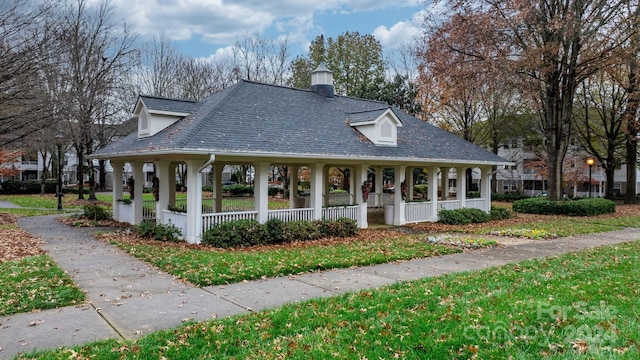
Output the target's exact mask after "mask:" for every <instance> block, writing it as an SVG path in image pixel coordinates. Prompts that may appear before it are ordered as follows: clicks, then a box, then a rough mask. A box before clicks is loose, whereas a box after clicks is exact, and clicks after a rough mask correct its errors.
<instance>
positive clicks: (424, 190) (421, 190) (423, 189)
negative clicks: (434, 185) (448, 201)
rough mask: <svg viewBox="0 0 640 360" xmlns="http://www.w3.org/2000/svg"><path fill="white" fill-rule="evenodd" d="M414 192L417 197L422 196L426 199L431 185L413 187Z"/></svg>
mask: <svg viewBox="0 0 640 360" xmlns="http://www.w3.org/2000/svg"><path fill="white" fill-rule="evenodd" d="M413 192H414V193H415V194H416V195H420V196H422V198H426V197H427V194H428V193H429V185H428V184H418V185H415V186H414V187H413Z"/></svg>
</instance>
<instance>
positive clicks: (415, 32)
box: [111, 0, 426, 58]
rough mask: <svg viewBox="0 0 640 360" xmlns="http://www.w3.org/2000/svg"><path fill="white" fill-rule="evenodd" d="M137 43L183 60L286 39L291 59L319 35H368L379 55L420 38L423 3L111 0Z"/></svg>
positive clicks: (412, 0) (374, 0) (418, 0)
mask: <svg viewBox="0 0 640 360" xmlns="http://www.w3.org/2000/svg"><path fill="white" fill-rule="evenodd" d="M111 3H112V5H113V6H114V7H115V11H116V15H117V17H118V18H121V19H124V20H125V21H126V22H127V23H128V24H130V25H133V27H134V28H135V31H136V32H137V33H139V34H140V36H141V38H143V39H145V38H150V37H152V36H154V35H156V36H157V35H160V34H164V35H165V36H166V37H168V38H169V39H170V40H172V41H173V43H174V45H175V47H176V48H177V49H178V50H179V52H181V53H182V54H184V55H187V56H191V57H202V58H215V57H216V56H217V55H220V56H223V55H224V54H225V53H227V54H228V53H229V52H230V49H231V47H232V46H233V45H234V43H235V42H236V40H237V39H239V38H242V37H243V36H247V35H251V34H259V35H260V36H261V37H267V38H272V39H283V38H286V39H287V41H288V44H289V50H290V53H291V55H292V57H293V56H296V55H299V54H304V53H306V51H307V49H308V47H309V43H310V42H311V41H312V40H313V39H315V37H316V36H318V35H320V34H322V35H324V36H325V38H327V37H333V38H337V37H338V36H339V35H340V34H343V33H344V32H347V31H349V32H355V31H357V32H359V33H360V34H372V35H374V36H375V37H376V39H378V41H380V43H381V44H382V46H383V49H384V50H385V51H390V50H393V49H394V48H397V47H398V45H400V44H405V43H409V42H410V41H411V40H412V39H413V38H415V37H418V36H419V35H420V33H421V31H420V22H421V19H422V15H421V14H422V12H423V11H424V9H425V6H426V5H425V3H424V0H135V1H132V0H112V2H111Z"/></svg>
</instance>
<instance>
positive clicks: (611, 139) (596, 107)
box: [575, 67, 635, 200]
mask: <svg viewBox="0 0 640 360" xmlns="http://www.w3.org/2000/svg"><path fill="white" fill-rule="evenodd" d="M614 71H615V67H610V68H609V69H608V70H603V71H599V72H598V73H596V74H594V75H593V76H591V77H589V78H588V79H585V80H584V81H583V83H582V85H581V86H580V88H579V89H578V96H577V100H578V101H577V105H578V106H577V109H576V127H575V128H576V133H577V135H578V139H579V141H580V144H581V145H582V148H584V149H585V150H586V152H587V153H589V154H590V155H592V156H593V157H595V158H596V159H598V163H600V165H601V166H602V168H603V169H604V172H605V176H606V178H607V182H606V188H605V195H604V196H605V198H607V199H611V200H613V199H615V194H614V191H613V190H614V188H613V185H614V172H615V170H616V168H618V166H619V165H620V163H621V161H620V160H621V159H622V158H623V156H624V145H625V127H624V126H623V122H622V117H621V114H623V113H624V107H625V104H626V94H625V91H624V89H623V88H622V86H620V84H619V83H617V82H616V80H615V78H616V77H617V75H616V76H612V73H613V72H614ZM583 160H584V159H583ZM582 163H584V161H582ZM633 192H634V193H635V189H634V191H633Z"/></svg>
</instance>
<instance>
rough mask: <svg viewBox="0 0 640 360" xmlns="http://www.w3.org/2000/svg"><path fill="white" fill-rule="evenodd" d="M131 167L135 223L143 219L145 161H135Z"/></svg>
mask: <svg viewBox="0 0 640 360" xmlns="http://www.w3.org/2000/svg"><path fill="white" fill-rule="evenodd" d="M131 167H132V168H133V179H134V180H135V181H134V185H133V198H134V199H133V224H134V225H137V224H140V223H141V222H142V220H143V217H142V196H143V191H142V190H143V189H144V172H143V168H144V163H143V162H133V163H131Z"/></svg>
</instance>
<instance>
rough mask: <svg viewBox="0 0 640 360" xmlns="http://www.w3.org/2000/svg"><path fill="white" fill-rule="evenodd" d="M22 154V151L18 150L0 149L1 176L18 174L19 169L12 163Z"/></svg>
mask: <svg viewBox="0 0 640 360" xmlns="http://www.w3.org/2000/svg"><path fill="white" fill-rule="evenodd" d="M22 154H23V152H22V151H18V150H6V149H0V175H1V176H2V177H5V176H15V175H18V174H20V169H19V168H16V167H15V166H13V164H14V163H15V162H16V161H17V160H19V159H20V156H22Z"/></svg>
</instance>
